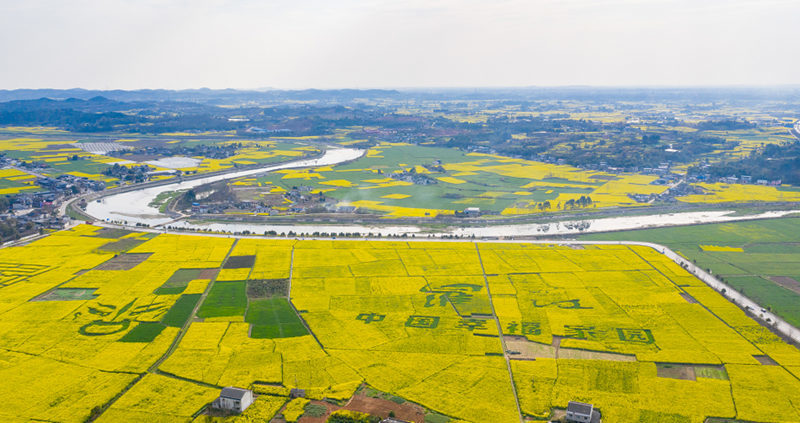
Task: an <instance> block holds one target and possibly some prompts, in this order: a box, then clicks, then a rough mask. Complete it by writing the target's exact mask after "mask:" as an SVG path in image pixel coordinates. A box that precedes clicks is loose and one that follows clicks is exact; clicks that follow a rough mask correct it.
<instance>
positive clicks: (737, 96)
mask: <svg viewBox="0 0 800 423" xmlns="http://www.w3.org/2000/svg"><path fill="white" fill-rule="evenodd" d="M96 97H103V98H106V99H108V100H111V101H121V102H153V101H159V102H187V103H204V104H212V105H222V104H244V103H255V104H269V103H278V102H282V101H318V102H325V103H349V102H353V101H356V100H359V99H371V100H380V99H384V100H406V99H421V100H511V101H525V100H547V99H550V100H559V99H565V100H566V99H574V100H597V101H657V100H673V101H674V100H678V101H680V100H685V101H692V102H701V101H727V100H773V101H793V102H797V101H800V86H775V87H591V86H569V87H520V88H513V87H509V88H480V87H478V88H408V89H396V90H395V89H368V90H358V89H337V90H318V89H308V90H234V89H222V90H214V89H208V88H201V89H193V90H160V89H159V90H86V89H82V88H74V89H66V90H60V89H16V90H0V102H7V101H15V100H37V99H41V98H48V99H53V100H67V99H79V100H92V99H94V98H96Z"/></svg>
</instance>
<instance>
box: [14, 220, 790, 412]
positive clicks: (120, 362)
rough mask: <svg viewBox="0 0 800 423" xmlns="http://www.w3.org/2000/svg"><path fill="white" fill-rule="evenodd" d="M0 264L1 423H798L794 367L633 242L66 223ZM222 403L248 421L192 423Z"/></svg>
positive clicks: (781, 348)
mask: <svg viewBox="0 0 800 423" xmlns="http://www.w3.org/2000/svg"><path fill="white" fill-rule="evenodd" d="M125 240H133V241H125ZM109 245H113V248H111V247H109ZM0 263H1V264H2V268H0V274H1V275H2V279H1V280H2V281H3V283H2V285H0V363H2V364H0V380H2V382H0V395H2V397H3V398H4V400H5V403H6V407H3V408H1V409H0V416H2V417H3V418H4V419H6V420H9V421H30V420H47V421H66V422H73V421H75V422H77V421H85V420H87V419H91V420H96V421H100V422H104V421H106V422H115V421H193V420H194V421H225V420H228V419H230V420H236V421H258V420H264V421H268V420H269V419H271V418H273V417H274V416H277V415H281V416H283V419H285V420H286V421H299V422H304V421H307V422H315V421H320V420H318V419H319V418H321V417H320V416H325V415H327V414H328V413H331V412H333V411H335V410H340V409H342V410H344V411H342V410H340V411H335V412H337V413H340V412H341V413H354V412H356V411H365V410H356V409H354V408H353V407H355V406H356V405H357V404H362V403H365V402H368V401H367V400H369V399H372V400H375V401H374V402H372V403H370V404H373V408H371V409H370V410H372V411H373V412H375V411H374V410H376V409H378V408H376V407H375V406H374V404H378V403H380V404H382V405H381V407H389V408H380V410H382V411H380V412H382V413H384V414H385V413H388V410H390V409H391V407H394V406H392V405H391V404H395V406H396V412H397V413H407V414H404V415H407V416H423V417H422V419H423V420H424V421H450V422H485V421H486V416H493V418H492V421H496V422H519V421H522V420H528V421H537V420H541V421H545V420H547V419H548V418H549V417H551V415H552V413H553V412H554V411H556V410H559V409H564V408H565V407H566V406H567V403H568V402H569V401H571V400H577V401H583V402H588V403H592V404H594V405H595V407H596V408H598V409H599V410H600V411H601V412H602V414H603V419H604V421H610V422H637V421H638V422H697V423H699V422H704V421H705V420H706V419H707V418H709V417H711V418H719V419H736V420H741V421H751V422H759V421H760V422H766V421H770V422H774V421H786V422H789V421H797V420H800V409H799V408H797V407H796V404H800V379H798V377H800V351H798V350H797V349H796V348H795V347H793V346H791V345H788V344H786V343H784V342H783V341H781V340H780V339H779V338H778V337H777V336H775V335H774V334H773V333H772V332H770V331H769V330H768V329H766V328H764V327H762V326H760V325H759V324H758V323H756V322H755V321H754V320H752V319H750V318H749V317H747V316H746V315H745V314H744V313H743V312H742V311H741V310H740V309H739V308H738V307H737V306H736V305H734V304H731V303H730V302H728V301H727V300H725V299H724V298H723V297H722V296H720V295H719V294H718V293H716V292H715V291H713V290H712V289H711V288H709V287H708V286H706V285H705V284H703V283H702V282H701V281H699V280H698V279H696V278H695V277H693V276H692V275H690V274H689V273H687V272H686V271H685V270H684V269H683V268H681V267H680V266H678V265H677V264H675V263H674V262H672V261H671V260H669V259H668V258H666V257H665V256H663V255H662V254H660V253H658V252H657V251H655V250H653V249H651V248H648V247H643V246H634V245H583V246H576V245H558V244H553V245H542V244H525V243H514V244H511V243H481V242H477V243H476V242H397V241H323V240H317V241H292V240H269V239H230V238H223V237H210V236H183V235H172V234H162V235H158V236H155V237H153V235H152V234H149V233H140V232H129V231H122V230H108V229H102V228H99V227H95V226H89V225H81V226H77V227H75V228H73V229H70V230H66V231H61V232H56V233H53V234H51V235H49V236H47V237H44V238H42V239H40V240H37V241H35V242H32V243H30V244H28V245H25V246H19V247H8V248H3V249H2V250H0ZM45 375H46V376H47V377H44V376H45ZM224 386H239V387H244V388H251V389H253V390H254V391H255V392H256V393H257V394H258V396H257V399H256V401H255V403H254V405H253V406H251V407H250V408H248V409H247V410H246V411H245V413H244V414H243V415H241V416H236V417H230V418H224V417H215V416H210V415H206V414H203V410H204V409H205V407H206V406H207V405H208V404H209V403H210V402H211V401H212V400H213V399H214V398H216V396H217V395H218V394H219V389H220V388H221V387H224ZM295 388H299V389H303V390H304V391H305V394H306V398H296V399H290V390H291V389H295ZM351 398H353V401H350V402H348V401H349V400H350V399H351ZM380 401H383V402H380ZM348 407H349V408H348ZM391 411H392V412H395V410H394V409H391ZM398 415H399V414H398ZM381 417H386V415H382V416H381ZM409 418H411V417H409ZM414 418H416V417H414ZM314 419H317V420H314Z"/></svg>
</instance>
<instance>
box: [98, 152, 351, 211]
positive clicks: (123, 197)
mask: <svg viewBox="0 0 800 423" xmlns="http://www.w3.org/2000/svg"><path fill="white" fill-rule="evenodd" d="M363 154H364V150H358V149H353V148H330V149H328V150H326V151H325V154H324V155H322V157H318V158H316V159H306V160H298V161H294V162H288V163H282V164H279V165H274V166H266V167H261V168H258V169H248V170H242V171H238V172H230V173H223V174H218V175H214V176H209V177H207V178H198V179H192V180H188V181H183V182H175V183H172V184H167V185H159V186H154V187H149V188H143V189H140V190H135V191H128V192H123V193H119V194H113V195H109V196H107V197H102V198H100V199H99V201H92V202H90V203H89V204H87V205H86V213H87V214H88V215H90V216H92V217H94V218H95V219H99V220H103V221H106V222H126V224H128V225H135V224H136V223H142V224H147V225H150V226H158V225H161V224H164V223H167V222H169V221H171V220H173V219H172V218H171V217H170V216H167V215H166V214H163V213H161V212H159V211H158V208H157V207H152V206H150V205H149V204H150V203H151V202H152V201H153V199H155V198H156V196H158V194H161V193H162V192H167V191H178V190H184V189H190V188H194V187H196V186H200V185H203V184H208V183H211V182H216V181H222V180H225V179H233V178H239V177H242V176H251V175H257V174H260V173H267V172H272V171H276V170H280V169H289V168H298V167H317V166H330V165H335V164H338V163H343V162H347V161H350V160H355V159H357V158H359V157H361V156H362V155H363Z"/></svg>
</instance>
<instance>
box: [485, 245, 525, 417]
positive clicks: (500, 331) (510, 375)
mask: <svg viewBox="0 0 800 423" xmlns="http://www.w3.org/2000/svg"><path fill="white" fill-rule="evenodd" d="M474 244H475V252H476V253H477V254H478V262H479V263H480V265H481V273H483V284H484V286H485V287H486V295H487V297H489V307H491V308H492V317H494V323H495V324H496V325H497V337H498V338H500V348H502V349H503V359H505V361H506V368H507V369H508V378H509V380H510V382H511V392H512V393H513V394H514V402H515V403H516V404H517V414H519V422H520V423H523V422H524V421H525V418H524V417H523V415H522V407H521V406H520V404H519V394H517V385H516V384H515V383H514V372H513V371H512V370H511V360H510V359H509V358H508V353H507V351H508V350H507V349H506V340H505V338H504V337H503V327H502V326H501V325H500V318H499V317H497V313H496V312H495V310H494V302H493V301H492V291H491V290H490V289H489V278H488V277H487V276H486V268H485V267H483V258H481V249H480V248H479V247H478V243H477V242H476V243H474Z"/></svg>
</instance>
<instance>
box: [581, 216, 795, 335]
mask: <svg viewBox="0 0 800 423" xmlns="http://www.w3.org/2000/svg"><path fill="white" fill-rule="evenodd" d="M798 233H800V219H798V218H783V219H770V220H760V221H753V222H737V223H725V224H708V225H695V226H685V227H678V228H669V229H647V230H638V231H625V232H616V233H608V234H592V235H583V236H582V237H581V239H586V240H593V239H604V240H628V241H644V240H647V241H650V242H657V243H659V244H663V245H667V246H669V247H670V248H671V249H672V250H674V251H676V252H679V253H680V254H682V255H683V256H684V257H687V258H688V259H690V260H692V261H693V262H695V263H696V264H697V265H698V266H700V267H702V268H704V269H709V270H711V272H712V273H714V274H715V275H717V277H719V278H722V279H723V280H724V282H725V283H727V284H728V285H730V286H732V287H733V288H735V289H737V290H739V291H741V292H742V293H744V294H745V295H747V296H748V297H750V298H752V299H753V300H754V301H756V302H757V303H758V304H760V305H762V306H763V307H769V308H770V309H771V310H772V311H773V312H775V313H776V314H778V315H779V316H781V317H782V318H784V319H785V320H786V321H788V322H789V323H791V324H792V325H795V326H798V325H800V243H798V240H797V234H798Z"/></svg>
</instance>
